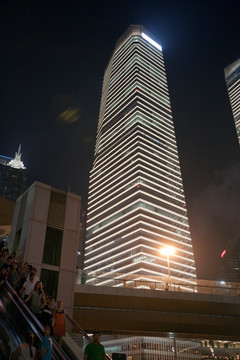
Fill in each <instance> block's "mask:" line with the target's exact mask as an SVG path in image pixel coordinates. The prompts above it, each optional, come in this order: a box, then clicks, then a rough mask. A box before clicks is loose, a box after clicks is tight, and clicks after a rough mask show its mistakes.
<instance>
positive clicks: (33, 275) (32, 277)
mask: <svg viewBox="0 0 240 360" xmlns="http://www.w3.org/2000/svg"><path fill="white" fill-rule="evenodd" d="M34 278H35V274H34V273H31V274H30V276H29V280H30V281H31V282H33V281H34Z"/></svg>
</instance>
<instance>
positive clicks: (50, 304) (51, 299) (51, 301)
mask: <svg viewBox="0 0 240 360" xmlns="http://www.w3.org/2000/svg"><path fill="white" fill-rule="evenodd" d="M53 303H54V298H53V297H51V296H49V297H48V298H47V304H48V306H52V305H53Z"/></svg>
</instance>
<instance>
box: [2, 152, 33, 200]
mask: <svg viewBox="0 0 240 360" xmlns="http://www.w3.org/2000/svg"><path fill="white" fill-rule="evenodd" d="M20 151H21V145H20V146H19V148H18V151H17V152H16V153H15V157H14V158H9V157H6V156H0V197H2V198H4V199H8V200H11V201H16V200H17V198H18V197H19V196H20V195H22V193H23V192H24V191H25V190H26V189H27V169H26V167H25V166H24V164H23V162H22V160H21V156H22V154H21V152H20Z"/></svg>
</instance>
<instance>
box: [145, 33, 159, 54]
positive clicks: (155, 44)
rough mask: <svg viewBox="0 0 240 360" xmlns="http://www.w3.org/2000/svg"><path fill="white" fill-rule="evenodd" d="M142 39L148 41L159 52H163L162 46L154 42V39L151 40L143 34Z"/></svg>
mask: <svg viewBox="0 0 240 360" xmlns="http://www.w3.org/2000/svg"><path fill="white" fill-rule="evenodd" d="M142 37H143V38H144V39H145V40H147V41H148V42H149V43H150V44H152V45H153V46H155V47H156V48H157V49H158V50H160V51H162V47H161V45H159V44H158V43H156V41H154V40H153V39H151V38H150V37H149V36H147V35H146V34H144V33H142Z"/></svg>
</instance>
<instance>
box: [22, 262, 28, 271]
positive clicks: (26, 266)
mask: <svg viewBox="0 0 240 360" xmlns="http://www.w3.org/2000/svg"><path fill="white" fill-rule="evenodd" d="M23 271H28V263H24V264H23Z"/></svg>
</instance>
